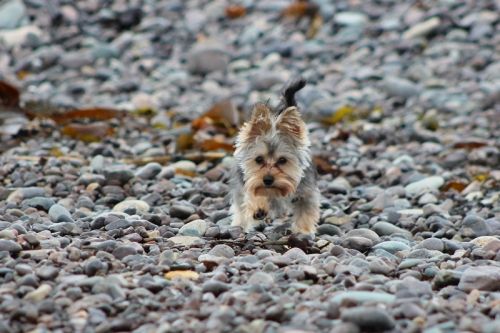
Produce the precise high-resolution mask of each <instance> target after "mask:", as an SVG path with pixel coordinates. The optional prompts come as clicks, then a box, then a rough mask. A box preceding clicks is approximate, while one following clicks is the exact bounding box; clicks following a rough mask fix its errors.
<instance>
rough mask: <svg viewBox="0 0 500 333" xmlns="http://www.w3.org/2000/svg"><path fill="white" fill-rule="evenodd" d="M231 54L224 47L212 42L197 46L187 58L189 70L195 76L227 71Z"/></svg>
mask: <svg viewBox="0 0 500 333" xmlns="http://www.w3.org/2000/svg"><path fill="white" fill-rule="evenodd" d="M228 65H229V54H228V53H227V51H226V48H225V47H224V46H223V45H220V44H217V43H212V42H201V43H197V44H195V45H194V46H193V47H192V48H191V50H190V51H189V54H188V56H187V68H188V70H189V71H190V72H191V73H193V74H201V75H204V74H208V73H211V72H218V71H226V70H227V68H228Z"/></svg>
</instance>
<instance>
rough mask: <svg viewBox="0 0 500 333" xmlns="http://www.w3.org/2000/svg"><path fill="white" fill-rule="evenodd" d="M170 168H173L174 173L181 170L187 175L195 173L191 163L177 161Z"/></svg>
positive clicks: (194, 167) (193, 164)
mask: <svg viewBox="0 0 500 333" xmlns="http://www.w3.org/2000/svg"><path fill="white" fill-rule="evenodd" d="M172 167H173V168H174V170H175V171H179V170H181V171H185V172H188V173H195V172H196V164H195V163H194V162H191V161H178V162H175V163H174V164H172Z"/></svg>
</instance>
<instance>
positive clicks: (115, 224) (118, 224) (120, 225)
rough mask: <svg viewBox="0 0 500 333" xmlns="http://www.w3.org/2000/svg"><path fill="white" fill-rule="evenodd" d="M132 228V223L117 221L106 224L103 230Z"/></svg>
mask: <svg viewBox="0 0 500 333" xmlns="http://www.w3.org/2000/svg"><path fill="white" fill-rule="evenodd" d="M131 226H132V223H131V222H130V221H128V220H124V219H119V220H115V221H113V222H111V223H109V224H107V225H106V226H105V227H104V228H105V229H106V230H108V231H109V230H116V229H127V228H129V227H131Z"/></svg>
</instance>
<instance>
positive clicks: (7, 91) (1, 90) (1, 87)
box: [0, 81, 20, 108]
mask: <svg viewBox="0 0 500 333" xmlns="http://www.w3.org/2000/svg"><path fill="white" fill-rule="evenodd" d="M19 95H20V91H19V89H17V88H16V87H14V86H12V85H10V84H9V83H7V82H5V81H0V107H2V106H3V107H5V108H13V107H16V106H18V105H19Z"/></svg>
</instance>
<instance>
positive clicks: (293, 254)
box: [283, 247, 309, 261]
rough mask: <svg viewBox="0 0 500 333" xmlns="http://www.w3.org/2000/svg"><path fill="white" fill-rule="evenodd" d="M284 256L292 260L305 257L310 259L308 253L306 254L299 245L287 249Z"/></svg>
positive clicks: (307, 259)
mask: <svg viewBox="0 0 500 333" xmlns="http://www.w3.org/2000/svg"><path fill="white" fill-rule="evenodd" d="M283 257H284V258H287V259H290V260H291V261H295V260H297V259H304V260H306V261H309V258H308V257H307V254H305V253H304V251H302V250H301V249H299V248H298V247H294V248H291V249H290V250H288V251H286V252H285V253H283Z"/></svg>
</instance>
